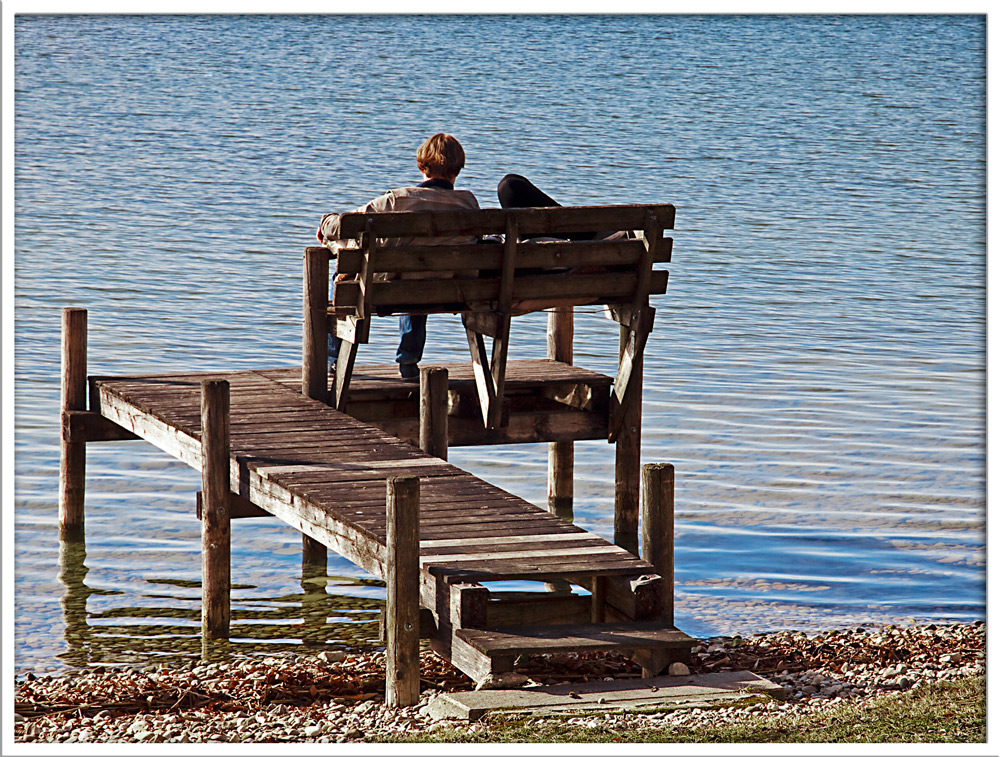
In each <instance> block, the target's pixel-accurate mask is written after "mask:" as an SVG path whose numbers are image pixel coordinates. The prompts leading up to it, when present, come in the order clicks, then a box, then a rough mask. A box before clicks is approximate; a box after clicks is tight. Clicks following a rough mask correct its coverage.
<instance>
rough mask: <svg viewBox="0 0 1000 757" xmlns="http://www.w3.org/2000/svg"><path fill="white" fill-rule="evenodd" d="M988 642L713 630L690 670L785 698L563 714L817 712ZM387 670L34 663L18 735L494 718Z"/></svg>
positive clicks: (968, 654) (952, 633) (726, 717)
mask: <svg viewBox="0 0 1000 757" xmlns="http://www.w3.org/2000/svg"><path fill="white" fill-rule="evenodd" d="M985 653H986V624H985V623H984V622H983V621H974V622H972V623H959V624H952V625H940V626H939V625H935V624H927V625H913V626H906V627H900V626H884V627H880V628H875V629H861V628H858V629H851V630H831V631H825V632H819V633H806V632H803V631H779V632H775V633H765V634H757V635H754V636H751V637H747V638H742V637H739V636H735V637H713V638H709V639H703V640H701V641H700V642H699V644H698V645H697V646H696V647H695V648H694V650H693V651H692V660H691V665H690V671H691V673H692V674H699V673H707V672H715V671H723V670H750V671H752V672H754V673H757V674H758V675H761V676H763V677H765V678H767V679H769V680H771V681H773V682H775V683H778V684H780V685H781V686H783V687H785V688H786V689H788V690H789V692H790V693H789V697H788V699H787V701H784V702H778V701H777V700H772V701H767V702H762V703H757V704H753V705H751V706H736V707H730V708H711V709H702V708H697V707H695V708H684V709H676V710H669V709H663V708H661V709H659V710H657V711H656V712H652V713H650V712H648V711H642V712H640V711H626V710H622V711H617V712H614V713H607V714H605V713H594V714H593V715H587V714H584V715H582V716H581V717H577V718H573V719H571V720H569V721H567V722H568V724H569V725H572V726H579V727H581V728H594V727H595V723H596V724H603V725H608V724H618V725H621V724H630V725H632V726H636V727H650V726H655V727H674V728H676V727H680V728H691V729H698V728H702V727H705V726H706V725H709V724H712V725H717V724H719V723H720V722H721V721H724V722H739V721H740V720H745V719H747V718H752V717H759V716H760V715H761V713H765V714H767V713H772V714H774V715H779V716H785V715H801V714H805V713H810V712H821V711H824V710H825V709H829V708H830V707H835V706H837V705H840V704H842V703H844V702H852V701H866V700H871V699H874V698H877V697H879V696H882V695H892V694H899V693H903V692H907V691H911V690H914V689H919V688H921V687H925V686H927V685H928V684H930V683H933V682H937V681H961V680H964V679H969V678H973V677H977V676H984V675H985ZM384 671H385V664H384V653H383V652H372V653H364V654H358V655H345V654H344V653H342V652H333V651H328V652H320V653H319V654H318V655H308V656H307V655H300V654H296V653H288V654H286V655H282V656H271V657H266V658H236V659H233V660H232V661H228V662H199V663H191V664H186V665H147V666H145V667H143V668H139V669H135V668H129V669H122V668H111V669H95V670H81V671H72V672H71V673H69V674H63V675H55V676H35V675H33V674H27V675H25V676H23V677H22V678H21V679H20V680H16V681H15V714H14V720H15V723H14V738H15V741H16V742H19V743H25V742H45V743H88V742H109V741H113V742H131V743H198V742H229V743H233V742H246V743H253V742H260V741H265V742H269V741H280V742H303V743H308V742H326V743H345V742H361V741H366V740H379V741H386V740H388V741H392V740H396V739H401V738H404V737H412V736H414V735H417V734H421V733H428V732H433V731H439V730H440V729H442V728H447V729H454V730H456V731H458V732H459V734H460V736H461V734H462V733H463V732H464V733H465V734H466V735H467V736H470V737H471V736H473V735H475V734H480V736H481V735H482V733H483V731H484V730H488V729H489V728H490V723H489V721H490V718H486V719H484V720H483V721H479V722H473V723H461V722H458V721H451V720H433V719H432V718H431V716H430V715H429V714H428V712H427V709H426V706H427V704H428V702H429V701H430V700H431V699H432V698H433V697H434V696H436V694H437V693H438V692H440V691H461V690H468V689H471V688H473V683H472V681H471V680H470V679H468V678H467V677H466V676H465V675H464V674H462V673H460V672H458V671H457V670H455V669H454V668H452V667H451V666H450V665H449V664H448V663H446V662H445V661H444V660H443V659H441V658H439V657H437V656H436V655H435V654H433V653H432V652H429V651H426V650H425V651H423V652H422V653H421V689H422V691H421V701H420V703H419V705H417V706H414V707H409V708H401V709H398V710H389V709H387V708H385V707H383V706H382V702H383V701H384V692H385V681H384ZM518 672H521V673H523V674H524V675H526V676H527V677H528V685H540V684H541V685H544V684H548V683H559V682H575V681H583V682H585V681H588V680H607V679H609V678H614V679H618V678H622V679H627V678H640V676H641V673H640V672H639V668H638V666H636V665H635V664H634V663H632V662H631V661H630V660H628V659H626V658H625V657H623V656H621V655H614V654H600V653H592V654H559V655H549V656H539V657H537V658H532V659H531V660H530V661H529V662H528V664H526V665H524V666H519V667H518ZM459 740H461V739H459Z"/></svg>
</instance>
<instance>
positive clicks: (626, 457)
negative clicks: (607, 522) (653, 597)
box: [615, 326, 643, 557]
mask: <svg viewBox="0 0 1000 757" xmlns="http://www.w3.org/2000/svg"><path fill="white" fill-rule="evenodd" d="M628 337H629V332H628V329H627V328H626V327H625V326H622V327H621V329H620V337H619V349H618V354H619V360H621V357H622V356H624V354H625V349H626V345H627V342H628ZM642 368H643V359H642V356H641V355H640V356H637V357H636V358H634V361H633V363H632V370H633V372H635V374H636V375H634V376H633V381H635V382H636V384H635V389H634V394H633V396H632V398H631V399H630V401H629V403H628V405H627V406H626V408H625V412H624V416H623V419H622V427H621V432H620V433H619V435H618V441H617V443H616V444H615V544H617V545H618V546H619V547H621V548H622V549H627V550H628V551H629V552H631V553H632V554H633V555H636V556H637V557H638V555H639V482H640V479H641V471H640V459H641V452H642V450H641V443H642Z"/></svg>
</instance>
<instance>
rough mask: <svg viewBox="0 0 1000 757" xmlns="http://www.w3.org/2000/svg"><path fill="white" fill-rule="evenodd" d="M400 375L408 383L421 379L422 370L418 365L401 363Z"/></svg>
mask: <svg viewBox="0 0 1000 757" xmlns="http://www.w3.org/2000/svg"><path fill="white" fill-rule="evenodd" d="M399 375H400V376H402V377H403V378H405V379H407V380H408V381H412V380H413V379H418V378H420V369H419V368H418V367H417V364H416V363H400V364H399Z"/></svg>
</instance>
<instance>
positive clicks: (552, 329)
mask: <svg viewBox="0 0 1000 757" xmlns="http://www.w3.org/2000/svg"><path fill="white" fill-rule="evenodd" d="M546 357H547V358H548V359H550V360H558V361H560V362H563V363H566V364H567V365H572V364H573V308H572V307H570V306H567V307H558V308H553V309H552V310H550V311H549V318H548V327H547V329H546ZM548 506H549V512H550V513H552V514H553V515H557V516H558V517H560V518H562V519H563V520H565V521H567V522H569V523H572V522H573V442H571V441H570V442H549V479H548Z"/></svg>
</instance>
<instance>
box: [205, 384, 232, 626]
mask: <svg viewBox="0 0 1000 757" xmlns="http://www.w3.org/2000/svg"><path fill="white" fill-rule="evenodd" d="M201 463H202V464H201V489H202V517H201V630H202V635H203V637H205V638H215V639H224V638H228V636H229V589H230V571H229V564H230V554H229V541H230V522H229V491H230V489H229V382H228V381H224V380H221V379H205V380H203V381H202V382H201Z"/></svg>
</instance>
